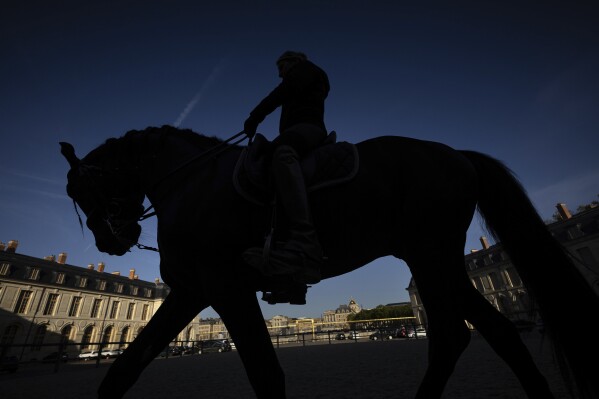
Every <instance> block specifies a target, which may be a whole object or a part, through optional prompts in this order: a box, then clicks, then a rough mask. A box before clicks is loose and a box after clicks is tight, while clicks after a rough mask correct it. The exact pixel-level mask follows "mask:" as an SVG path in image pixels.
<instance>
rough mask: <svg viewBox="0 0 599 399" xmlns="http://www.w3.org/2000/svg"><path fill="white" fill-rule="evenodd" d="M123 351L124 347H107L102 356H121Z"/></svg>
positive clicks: (105, 357)
mask: <svg viewBox="0 0 599 399" xmlns="http://www.w3.org/2000/svg"><path fill="white" fill-rule="evenodd" d="M121 353H123V350H122V349H107V350H104V351H102V357H103V358H104V359H109V358H115V357H118V356H120V354H121Z"/></svg>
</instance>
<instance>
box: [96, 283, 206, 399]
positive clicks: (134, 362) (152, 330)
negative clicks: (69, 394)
mask: <svg viewBox="0 0 599 399" xmlns="http://www.w3.org/2000/svg"><path fill="white" fill-rule="evenodd" d="M206 306H207V305H205V304H204V303H201V302H199V301H198V299H197V298H195V297H194V298H188V297H185V296H183V295H181V294H177V293H175V292H174V291H172V292H171V293H170V294H169V295H168V296H167V297H166V299H165V300H164V302H163V303H162V305H161V306H160V307H159V308H158V310H157V311H156V313H155V314H154V316H153V317H152V319H151V320H150V321H149V322H148V324H147V325H146V326H145V328H144V329H143V330H142V331H141V332H140V334H139V335H138V336H137V338H135V340H134V341H133V342H132V343H131V345H130V346H129V347H128V348H127V349H126V350H125V351H124V352H123V353H122V354H121V355H120V356H119V357H118V358H116V360H115V361H114V363H113V364H112V365H111V367H110V369H109V370H108V372H107V373H106V377H104V380H103V381H102V383H101V384H100V388H99V389H98V397H99V398H100V399H108V398H110V399H117V398H121V397H122V396H123V395H124V394H125V392H127V390H128V389H129V388H131V386H132V385H133V384H134V383H135V381H137V378H138V377H139V375H140V374H141V372H142V371H143V370H144V369H145V368H146V366H147V365H148V364H149V363H150V362H151V361H152V360H153V359H154V358H155V357H156V356H158V354H159V353H160V352H161V351H162V350H164V348H165V347H166V346H167V345H168V344H169V342H171V340H172V339H173V338H174V337H175V336H177V334H178V333H179V332H181V330H183V328H185V326H186V325H187V324H188V323H189V321H190V320H192V319H193V317H195V316H196V315H197V314H198V313H199V312H200V311H201V310H202V309H204V308H205V307H206Z"/></svg>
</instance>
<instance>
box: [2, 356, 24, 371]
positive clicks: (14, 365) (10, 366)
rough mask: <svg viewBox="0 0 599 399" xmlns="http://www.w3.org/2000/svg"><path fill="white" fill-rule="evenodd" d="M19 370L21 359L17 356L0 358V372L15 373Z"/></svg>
mask: <svg viewBox="0 0 599 399" xmlns="http://www.w3.org/2000/svg"><path fill="white" fill-rule="evenodd" d="M18 368H19V359H18V358H17V357H16V356H2V357H0V372H4V371H6V372H8V373H14V372H16V371H17V369H18Z"/></svg>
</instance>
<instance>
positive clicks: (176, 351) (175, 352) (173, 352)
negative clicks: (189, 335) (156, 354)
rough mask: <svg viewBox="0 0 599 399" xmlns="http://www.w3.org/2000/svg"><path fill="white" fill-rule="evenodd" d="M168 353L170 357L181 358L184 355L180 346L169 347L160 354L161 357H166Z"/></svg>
mask: <svg viewBox="0 0 599 399" xmlns="http://www.w3.org/2000/svg"><path fill="white" fill-rule="evenodd" d="M167 353H168V356H169V357H170V356H180V355H181V354H182V352H181V348H179V347H178V346H167V347H166V348H164V350H163V351H162V352H160V357H165V356H166V355H167Z"/></svg>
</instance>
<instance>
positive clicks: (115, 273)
mask: <svg viewBox="0 0 599 399" xmlns="http://www.w3.org/2000/svg"><path fill="white" fill-rule="evenodd" d="M110 274H114V275H115V276H120V275H121V272H112V273H110Z"/></svg>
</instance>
